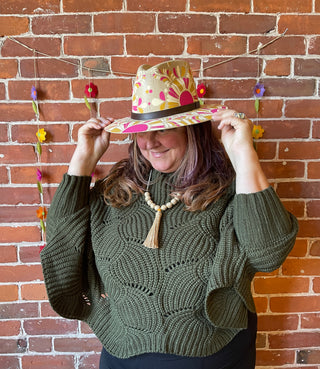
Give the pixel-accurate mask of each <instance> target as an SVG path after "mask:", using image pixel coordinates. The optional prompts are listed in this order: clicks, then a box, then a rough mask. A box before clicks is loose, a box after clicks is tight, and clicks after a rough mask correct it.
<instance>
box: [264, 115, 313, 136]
mask: <svg viewBox="0 0 320 369" xmlns="http://www.w3.org/2000/svg"><path fill="white" fill-rule="evenodd" d="M259 124H260V125H261V126H262V128H263V129H264V133H263V138H264V139H286V138H287V139H288V138H309V135H310V121H309V120H300V119H299V120H294V119H292V120H290V119H285V120H261V119H260V120H259Z"/></svg>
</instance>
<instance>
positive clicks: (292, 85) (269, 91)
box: [261, 78, 316, 97]
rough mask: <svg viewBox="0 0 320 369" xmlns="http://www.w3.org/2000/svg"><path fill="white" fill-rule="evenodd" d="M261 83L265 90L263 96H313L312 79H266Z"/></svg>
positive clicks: (313, 86)
mask: <svg viewBox="0 0 320 369" xmlns="http://www.w3.org/2000/svg"><path fill="white" fill-rule="evenodd" d="M261 82H262V83H264V86H265V89H266V91H265V94H264V96H287V97H294V96H313V94H314V91H315V87H316V85H315V84H316V81H315V80H314V79H303V80H297V79H283V78H268V79H266V80H261Z"/></svg>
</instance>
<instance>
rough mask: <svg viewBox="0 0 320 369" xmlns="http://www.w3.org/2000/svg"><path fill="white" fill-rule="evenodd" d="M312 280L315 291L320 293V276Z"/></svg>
mask: <svg viewBox="0 0 320 369" xmlns="http://www.w3.org/2000/svg"><path fill="white" fill-rule="evenodd" d="M312 282H313V283H312V284H313V286H312V289H313V292H315V293H320V278H314V279H313V281H312Z"/></svg>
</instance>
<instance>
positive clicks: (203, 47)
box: [187, 36, 247, 56]
mask: <svg viewBox="0 0 320 369" xmlns="http://www.w3.org/2000/svg"><path fill="white" fill-rule="evenodd" d="M187 41H188V47H187V52H188V53H189V54H198V55H218V56H220V55H240V54H243V53H245V52H246V46H247V40H246V37H244V36H190V37H188V39H187Z"/></svg>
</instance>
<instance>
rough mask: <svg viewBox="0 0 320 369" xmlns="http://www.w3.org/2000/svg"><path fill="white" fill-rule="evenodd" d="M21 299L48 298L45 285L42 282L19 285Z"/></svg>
mask: <svg viewBox="0 0 320 369" xmlns="http://www.w3.org/2000/svg"><path fill="white" fill-rule="evenodd" d="M21 298H22V300H28V301H36V300H48V295H47V291H46V287H45V285H44V284H43V283H32V284H29V283H28V284H23V285H22V286H21Z"/></svg>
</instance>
